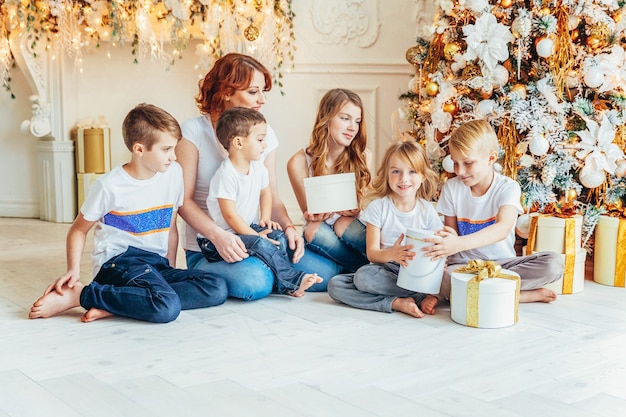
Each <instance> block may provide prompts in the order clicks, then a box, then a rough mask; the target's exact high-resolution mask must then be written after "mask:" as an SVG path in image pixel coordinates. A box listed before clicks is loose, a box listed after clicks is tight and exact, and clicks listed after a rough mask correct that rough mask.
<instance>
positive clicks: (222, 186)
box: [206, 159, 270, 232]
mask: <svg viewBox="0 0 626 417" xmlns="http://www.w3.org/2000/svg"><path fill="white" fill-rule="evenodd" d="M269 184H270V177H269V172H268V170H267V168H266V167H265V165H263V162H261V161H252V162H251V163H250V171H249V172H248V174H242V173H241V172H239V171H237V170H236V169H235V167H234V166H233V164H232V162H231V161H230V159H226V160H224V162H222V165H220V167H219V168H218V169H217V171H216V172H215V175H213V178H212V179H211V184H210V191H209V197H208V198H207V201H206V204H207V208H208V212H209V216H211V218H212V219H213V221H215V223H216V224H217V225H218V226H219V227H221V228H222V229H224V230H229V231H231V232H234V230H233V229H232V227H230V226H229V225H228V223H227V222H226V220H224V216H223V215H222V210H220V205H219V202H218V201H217V199H218V198H222V199H225V200H233V201H235V207H236V208H237V214H239V215H240V216H241V218H242V219H243V220H244V221H245V222H246V224H251V223H258V222H259V205H260V198H261V190H262V189H264V188H266V187H267V186H269Z"/></svg>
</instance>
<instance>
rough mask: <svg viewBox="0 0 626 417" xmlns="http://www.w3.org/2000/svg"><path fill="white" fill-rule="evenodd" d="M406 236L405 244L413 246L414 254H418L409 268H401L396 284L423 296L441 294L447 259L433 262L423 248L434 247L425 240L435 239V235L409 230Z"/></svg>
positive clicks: (411, 261) (429, 232)
mask: <svg viewBox="0 0 626 417" xmlns="http://www.w3.org/2000/svg"><path fill="white" fill-rule="evenodd" d="M405 236H406V239H405V243H404V244H405V245H413V252H416V255H415V257H414V258H413V259H412V260H410V261H408V266H406V267H404V266H402V267H400V271H399V272H398V281H397V282H396V283H397V284H398V286H399V287H402V288H406V289H407V290H411V291H416V292H420V293H423V294H437V293H439V288H440V287H441V280H442V278H443V270H444V267H445V265H446V263H445V258H442V259H439V260H437V261H433V260H432V259H430V258H427V257H425V256H424V252H422V248H424V247H426V246H430V245H432V243H429V242H425V241H424V238H427V237H435V234H434V233H433V232H431V231H428V230H419V229H407V231H406V233H405Z"/></svg>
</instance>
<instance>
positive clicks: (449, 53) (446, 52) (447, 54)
mask: <svg viewBox="0 0 626 417" xmlns="http://www.w3.org/2000/svg"><path fill="white" fill-rule="evenodd" d="M460 50H461V44H460V43H458V42H450V43H447V44H446V45H445V46H444V47H443V56H444V58H445V59H446V60H448V61H454V55H456V54H457V53H458V52H459V51H460Z"/></svg>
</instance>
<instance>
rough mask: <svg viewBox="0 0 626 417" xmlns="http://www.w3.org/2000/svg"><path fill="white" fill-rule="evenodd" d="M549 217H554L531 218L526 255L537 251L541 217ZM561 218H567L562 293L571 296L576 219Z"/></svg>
mask: <svg viewBox="0 0 626 417" xmlns="http://www.w3.org/2000/svg"><path fill="white" fill-rule="evenodd" d="M574 214H576V213H574ZM555 215H556V214H555ZM549 216H552V214H540V215H539V216H533V217H531V219H530V230H529V232H528V241H527V242H526V255H530V254H531V253H533V251H534V250H535V239H536V237H537V224H538V222H539V217H549ZM572 216H573V215H572ZM559 217H565V269H564V271H563V289H562V292H563V294H571V293H572V292H573V290H574V267H575V266H576V219H574V218H573V217H567V216H564V215H563V214H561V215H560V216H559Z"/></svg>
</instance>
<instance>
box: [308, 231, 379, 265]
mask: <svg viewBox="0 0 626 417" xmlns="http://www.w3.org/2000/svg"><path fill="white" fill-rule="evenodd" d="M365 246H366V243H365V225H364V224H363V223H361V222H360V221H359V220H357V219H354V220H353V221H352V223H350V225H349V226H348V227H347V228H346V231H345V232H344V233H343V236H341V237H339V236H337V234H336V233H335V230H334V229H333V228H332V226H330V225H329V224H328V223H321V224H320V226H319V229H317V232H315V236H313V240H312V241H310V242H307V244H306V247H307V249H310V250H312V251H313V252H316V253H319V254H320V255H322V256H324V257H326V258H328V259H330V260H332V261H333V262H335V263H337V264H339V265H341V266H343V267H344V272H355V271H356V270H357V269H359V268H360V267H361V266H363V265H366V264H368V263H369V261H368V259H367V256H366V255H365Z"/></svg>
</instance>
